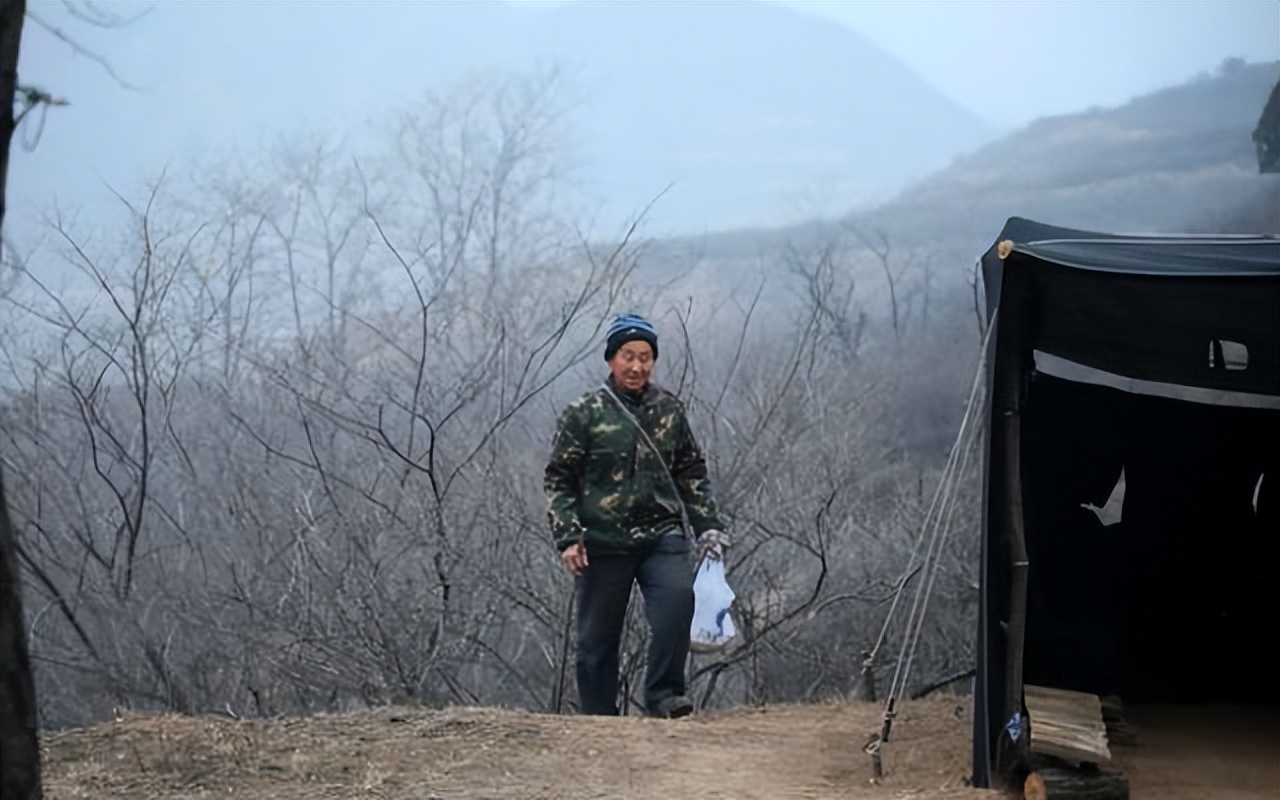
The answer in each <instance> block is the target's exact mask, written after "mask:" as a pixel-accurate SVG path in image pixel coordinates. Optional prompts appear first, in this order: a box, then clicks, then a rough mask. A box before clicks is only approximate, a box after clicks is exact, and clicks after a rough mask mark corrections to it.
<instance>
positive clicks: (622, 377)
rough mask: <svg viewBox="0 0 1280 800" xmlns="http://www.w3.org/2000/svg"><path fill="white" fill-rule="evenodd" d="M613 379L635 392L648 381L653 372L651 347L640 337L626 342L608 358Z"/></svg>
mask: <svg viewBox="0 0 1280 800" xmlns="http://www.w3.org/2000/svg"><path fill="white" fill-rule="evenodd" d="M609 369H611V370H613V379H614V380H615V381H617V382H618V385H619V386H621V387H622V388H624V389H626V390H627V391H631V392H636V391H639V390H641V389H643V388H644V387H645V384H647V383H648V382H649V375H650V373H652V372H653V348H652V347H650V346H649V343H648V342H646V341H643V340H641V339H636V340H635V341H631V342H627V343H626V344H624V345H623V346H622V347H619V348H618V352H616V353H614V354H613V358H611V359H609Z"/></svg>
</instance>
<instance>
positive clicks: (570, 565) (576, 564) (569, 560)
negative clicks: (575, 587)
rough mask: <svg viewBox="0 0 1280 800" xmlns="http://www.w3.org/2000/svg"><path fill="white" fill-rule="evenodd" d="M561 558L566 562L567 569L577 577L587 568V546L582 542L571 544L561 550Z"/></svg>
mask: <svg viewBox="0 0 1280 800" xmlns="http://www.w3.org/2000/svg"><path fill="white" fill-rule="evenodd" d="M560 560H561V561H563V562H564V566H565V569H567V570H569V573H570V574H572V575H573V577H575V578H576V577H578V576H579V575H581V574H582V571H583V570H584V569H586V568H587V548H586V547H584V546H583V545H582V543H581V542H578V543H576V544H571V545H569V546H568V547H566V548H565V549H563V550H561V551H560Z"/></svg>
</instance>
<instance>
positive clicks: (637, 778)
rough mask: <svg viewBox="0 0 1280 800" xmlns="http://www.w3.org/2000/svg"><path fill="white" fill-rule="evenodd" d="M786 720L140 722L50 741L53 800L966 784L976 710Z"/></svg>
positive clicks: (822, 791)
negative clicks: (874, 751) (882, 740)
mask: <svg viewBox="0 0 1280 800" xmlns="http://www.w3.org/2000/svg"><path fill="white" fill-rule="evenodd" d="M880 715H881V707H880V706H878V705H871V704H863V703H844V702H840V703H827V704H817V705H806V706H776V707H768V708H763V709H738V710H734V711H730V712H723V713H714V714H704V715H700V716H695V717H692V718H687V719H683V720H675V721H666V720H650V719H640V718H621V719H606V718H593V717H575V716H554V715H547V714H532V713H528V712H522V711H511V710H503V709H493V708H461V707H460V708H448V709H443V710H423V709H410V708H386V709H379V710H374V711H368V712H363V713H355V714H344V715H325V716H316V717H312V718H308V719H278V720H232V719H225V718H215V717H203V718H189V717H178V716H172V715H164V716H134V717H128V718H125V719H122V720H120V721H118V722H109V723H104V724H101V725H97V726H94V727H92V728H88V729H85V730H79V731H73V732H68V733H63V734H58V735H55V736H50V737H48V739H47V740H46V741H45V743H44V746H45V783H46V797H47V798H49V800H72V799H73V798H74V799H76V800H79V799H80V798H84V799H85V800H88V798H93V799H94V800H101V799H102V798H174V799H175V800H176V798H209V797H237V798H249V799H250V800H267V799H268V798H271V799H272V800H277V799H278V800H287V799H288V798H388V799H389V800H390V799H392V798H404V799H405V800H407V799H408V798H415V800H427V799H428V798H522V799H534V798H557V799H559V798H564V799H565V800H575V799H576V798H689V799H690V800H697V799H699V798H767V799H768V800H782V799H783V798H878V799H880V800H883V799H884V798H938V800H942V799H943V798H950V799H952V800H978V799H979V798H984V799H986V800H990V798H993V797H999V795H998V794H996V793H994V792H987V791H982V790H977V789H972V788H968V787H966V786H965V776H966V775H968V773H969V736H970V728H969V724H970V723H969V706H968V703H967V702H966V701H964V700H960V699H956V698H937V699H932V700H925V701H917V702H911V703H905V704H902V705H901V706H900V709H899V714H898V717H897V719H896V721H895V723H894V736H893V737H892V740H891V741H890V743H889V744H888V745H886V746H885V748H884V764H885V772H886V774H885V776H884V778H883V779H882V780H881V781H880V782H879V783H873V782H872V781H871V780H870V779H871V760H870V758H869V757H868V756H867V755H866V754H865V753H863V751H862V745H863V743H864V742H865V741H866V740H867V737H868V736H869V735H870V734H871V733H873V732H875V731H877V730H879V727H880V719H881V717H880Z"/></svg>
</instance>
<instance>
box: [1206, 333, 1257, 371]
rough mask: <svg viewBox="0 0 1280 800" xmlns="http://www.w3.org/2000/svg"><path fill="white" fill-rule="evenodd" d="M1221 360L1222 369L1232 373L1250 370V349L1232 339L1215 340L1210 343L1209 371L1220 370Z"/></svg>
mask: <svg viewBox="0 0 1280 800" xmlns="http://www.w3.org/2000/svg"><path fill="white" fill-rule="evenodd" d="M1219 354H1221V355H1219ZM1219 359H1221V362H1222V364H1221V368H1222V369H1226V370H1230V371H1232V372H1238V371H1240V370H1244V369H1248V368H1249V348H1248V347H1246V346H1245V345H1243V344H1241V343H1240V342H1233V341H1231V340H1230V339H1214V340H1213V341H1211V342H1209V369H1219V365H1218V362H1219Z"/></svg>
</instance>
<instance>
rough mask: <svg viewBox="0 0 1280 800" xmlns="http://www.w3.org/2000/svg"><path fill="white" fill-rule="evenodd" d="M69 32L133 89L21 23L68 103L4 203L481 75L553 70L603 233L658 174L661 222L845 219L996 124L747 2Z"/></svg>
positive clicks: (226, 7) (446, 8)
mask: <svg viewBox="0 0 1280 800" xmlns="http://www.w3.org/2000/svg"><path fill="white" fill-rule="evenodd" d="M50 6H51V8H50V9H45V12H44V13H46V15H47V14H51V13H54V11H56V9H54V8H52V4H50ZM56 21H57V20H55V22H56ZM66 23H67V26H68V27H69V29H71V30H72V31H73V33H74V34H75V35H76V41H77V42H78V43H79V44H80V45H81V46H82V47H83V48H84V50H85V51H87V52H91V53H99V54H101V55H102V56H103V58H104V59H105V61H106V62H107V63H109V64H110V65H111V68H112V70H113V72H114V74H116V75H119V76H121V77H122V79H124V80H125V81H127V82H128V83H129V84H131V85H132V86H136V87H137V89H136V90H135V89H132V88H126V87H124V86H122V85H120V84H118V83H116V82H114V81H113V80H112V78H111V77H110V76H109V75H107V74H106V72H105V71H104V70H102V69H101V68H99V67H97V65H94V64H91V63H89V62H88V61H87V60H86V59H83V58H75V57H74V56H75V55H76V54H75V53H73V52H72V51H71V50H70V48H69V47H68V46H67V45H66V44H65V43H62V42H57V41H52V40H49V39H48V38H47V36H46V35H45V34H44V33H43V31H41V30H35V31H34V32H33V34H32V35H33V37H41V36H46V38H45V39H44V40H40V39H38V38H33V39H32V42H25V43H24V57H25V58H26V59H27V60H26V61H25V62H24V71H23V77H24V80H27V81H31V82H33V83H34V84H35V85H39V86H43V87H47V88H49V89H50V90H51V91H52V92H53V93H54V94H55V95H57V96H60V97H66V98H68V99H69V100H70V105H69V106H67V107H65V108H60V109H57V110H56V111H54V112H51V113H50V114H49V117H48V121H47V124H46V125H45V126H44V127H43V129H42V134H41V137H42V138H41V140H40V146H39V147H37V148H35V149H33V150H32V151H30V152H27V151H25V150H24V151H22V152H19V153H18V156H17V158H16V159H15V163H14V165H13V170H14V178H13V182H12V183H13V185H12V187H11V188H12V189H13V190H15V191H16V192H17V195H16V202H14V203H13V204H12V205H14V206H15V207H16V208H19V209H21V208H22V207H24V206H27V205H32V206H35V205H40V206H44V205H46V203H45V202H42V201H43V199H44V198H43V196H44V195H46V194H47V193H49V192H51V191H57V192H58V193H59V195H60V197H59V199H60V201H61V202H62V203H63V204H66V203H68V202H70V203H73V204H76V205H82V204H85V203H86V198H90V197H95V196H101V197H103V198H104V199H105V201H106V202H110V198H109V193H108V192H107V191H106V190H105V188H104V184H106V185H110V186H112V187H114V188H117V189H123V190H125V191H126V192H128V191H129V187H132V186H135V185H139V184H142V183H143V182H145V181H147V180H149V179H151V178H153V177H154V176H155V175H156V174H158V173H159V172H160V170H161V169H162V168H165V167H166V166H167V167H169V168H170V172H171V173H172V172H174V171H185V169H186V165H187V164H189V163H190V162H191V161H192V160H193V159H196V158H199V157H208V156H210V154H213V155H215V156H216V154H218V153H220V152H222V151H224V150H226V149H229V148H230V147H231V146H232V145H233V144H236V145H237V146H239V147H241V148H243V149H250V150H260V149H262V148H263V147H265V146H272V145H275V144H276V143H277V141H278V140H280V139H287V137H288V136H289V135H291V134H293V133H295V132H303V133H307V132H312V131H315V130H319V131H320V132H325V133H328V132H333V133H336V134H337V135H339V136H342V137H345V138H346V139H347V141H348V142H352V143H355V142H358V141H363V140H364V137H366V136H368V135H369V131H370V127H369V126H370V125H371V124H377V122H378V121H379V120H385V119H386V117H387V116H388V115H389V114H392V113H393V112H396V111H398V110H402V109H404V108H406V107H408V106H410V105H411V104H413V103H414V102H415V101H417V100H418V99H419V98H421V97H422V96H423V95H424V94H425V93H427V92H431V91H437V92H438V91H442V90H443V89H445V88H446V87H448V86H450V85H452V84H454V83H456V82H458V81H465V80H467V78H468V75H469V74H471V73H474V72H481V71H484V70H488V71H490V72H492V71H494V70H498V71H503V70H508V71H514V72H515V73H516V74H520V75H533V74H535V73H536V72H539V71H542V70H544V69H546V68H549V67H553V66H558V67H559V69H560V74H561V80H562V82H563V84H564V91H565V94H566V97H565V98H564V99H565V101H566V105H567V106H568V107H569V110H568V112H567V119H566V120H565V121H564V123H565V124H564V125H563V127H564V128H565V130H566V131H567V132H568V134H569V135H568V137H567V138H568V139H569V140H570V141H569V142H568V144H569V148H568V150H569V157H570V159H571V160H572V161H573V162H575V163H576V164H577V165H578V169H576V170H575V171H573V172H572V173H570V175H571V177H572V178H574V179H575V183H576V185H578V186H579V187H581V188H582V189H583V190H584V191H585V192H587V193H588V194H589V195H590V197H589V198H588V205H587V207H588V208H592V209H597V210H598V213H600V217H601V218H600V219H599V220H598V223H599V227H598V230H601V231H612V230H614V229H616V227H617V224H618V223H620V222H622V221H626V220H629V219H630V218H631V217H633V216H634V215H635V214H636V213H638V212H640V211H641V210H642V209H643V208H644V207H645V206H646V205H648V204H649V203H650V201H652V200H654V198H656V197H658V195H659V194H660V193H662V192H663V190H664V189H666V188H667V187H668V186H669V187H670V190H669V191H667V192H666V194H665V195H663V197H662V199H661V201H660V202H659V203H657V204H656V206H655V207H654V209H653V210H652V214H651V216H650V217H649V223H650V224H649V225H648V227H647V230H649V231H651V232H653V233H655V234H659V235H665V234H667V233H671V232H677V231H678V232H699V231H703V230H719V229H724V228H733V227H742V226H747V225H766V224H767V225H777V224H783V223H786V222H793V221H797V220H800V219H804V218H807V217H811V216H813V215H815V214H817V213H845V212H847V211H849V210H850V209H852V208H856V207H859V206H866V205H867V204H869V203H870V202H871V201H873V200H874V201H879V200H883V199H885V198H887V197H889V196H892V194H893V192H895V191H898V190H900V189H901V188H902V187H903V186H904V185H906V184H907V183H908V182H909V181H911V180H913V179H918V178H922V177H924V176H925V175H928V174H929V173H931V172H933V171H934V170H936V169H938V168H940V167H942V166H944V165H945V164H946V163H948V162H949V161H950V159H951V158H952V157H954V156H955V155H957V154H959V153H963V152H968V151H971V150H973V149H974V148H975V147H977V146H978V145H979V144H981V143H983V142H985V141H988V140H989V139H990V137H991V136H992V135H993V128H991V127H989V126H988V125H987V124H986V123H985V122H984V121H982V120H981V119H979V118H978V117H977V116H976V115H974V114H973V113H971V112H969V111H967V110H966V109H964V108H961V107H960V106H959V105H957V104H956V103H955V102H954V101H952V100H950V99H948V98H947V97H945V96H943V95H942V94H941V93H939V92H938V91H937V90H935V89H934V88H932V87H931V86H930V85H928V84H927V83H925V82H924V81H923V80H922V79H921V78H920V77H919V76H917V75H916V74H915V73H913V72H912V71H911V70H910V69H909V68H907V67H906V66H905V65H904V64H903V63H902V62H900V61H899V60H897V59H896V58H894V57H893V56H891V55H889V54H888V53H887V52H885V51H884V50H882V49H880V48H879V47H877V46H876V45H875V44H873V43H872V42H870V41H869V40H867V39H865V38H863V37H861V36H859V35H858V34H856V33H854V32H852V31H851V30H849V29H847V28H844V27H842V26H839V25H837V24H835V23H832V22H829V21H827V20H823V19H819V18H815V17H810V16H807V15H804V14H800V13H798V12H795V11H792V10H790V9H788V8H786V7H783V6H779V5H775V4H766V3H762V2H757V1H756V0H717V1H716V2H707V1H702V0H699V1H696V2H674V1H672V2H573V3H564V4H559V5H554V6H549V5H546V4H540V3H537V4H535V3H525V4H520V3H505V2H362V3H218V2H208V3H159V4H156V5H155V6H154V7H153V8H151V9H150V11H149V12H148V13H147V14H145V15H143V16H142V17H139V18H138V19H136V20H133V21H131V22H129V23H128V24H124V25H121V26H118V27H112V28H109V29H103V30H98V29H95V28H91V27H88V28H87V27H86V26H85V25H83V24H80V25H79V26H76V25H75V20H74V19H69V20H67V21H66ZM37 45H39V46H37Z"/></svg>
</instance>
